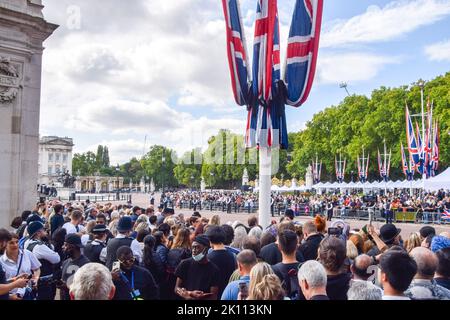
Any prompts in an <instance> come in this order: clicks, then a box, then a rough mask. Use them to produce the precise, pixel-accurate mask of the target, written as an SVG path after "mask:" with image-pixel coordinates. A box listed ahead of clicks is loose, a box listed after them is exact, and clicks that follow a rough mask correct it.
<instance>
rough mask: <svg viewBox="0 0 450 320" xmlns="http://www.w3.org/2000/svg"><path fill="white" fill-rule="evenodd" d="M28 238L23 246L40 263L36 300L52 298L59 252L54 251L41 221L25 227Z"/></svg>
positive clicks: (54, 289) (53, 296)
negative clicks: (53, 280)
mask: <svg viewBox="0 0 450 320" xmlns="http://www.w3.org/2000/svg"><path fill="white" fill-rule="evenodd" d="M27 232H28V234H29V239H28V240H27V241H25V245H24V248H25V249H27V250H28V251H31V252H32V253H33V254H34V255H35V257H36V258H37V259H38V260H39V262H40V263H41V264H42V266H41V274H40V278H39V281H38V291H37V299H38V300H54V299H55V294H56V284H54V283H52V281H51V280H52V278H53V272H54V271H55V266H56V265H57V264H58V263H59V262H60V260H61V258H60V257H59V254H58V253H56V252H55V251H54V248H53V245H51V244H50V242H49V240H48V235H47V232H46V231H45V229H44V224H43V223H42V222H41V221H33V222H31V223H30V224H29V225H28V227H27Z"/></svg>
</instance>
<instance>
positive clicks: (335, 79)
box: [316, 53, 399, 84]
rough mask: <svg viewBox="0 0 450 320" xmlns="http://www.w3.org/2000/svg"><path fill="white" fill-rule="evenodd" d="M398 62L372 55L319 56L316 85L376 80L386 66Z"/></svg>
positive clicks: (396, 59) (338, 54) (339, 54)
mask: <svg viewBox="0 0 450 320" xmlns="http://www.w3.org/2000/svg"><path fill="white" fill-rule="evenodd" d="M398 61H399V58H395V57H386V56H382V55H375V54H370V53H323V54H319V58H318V63H317V76H316V83H318V84H333V83H341V82H343V81H344V82H345V81H351V82H359V81H367V80H370V79H372V78H374V77H375V76H376V75H377V74H378V73H379V72H380V71H381V69H382V68H383V67H384V66H385V65H387V64H392V63H397V62H398Z"/></svg>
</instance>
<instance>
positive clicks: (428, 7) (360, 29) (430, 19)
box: [320, 0, 450, 48]
mask: <svg viewBox="0 0 450 320" xmlns="http://www.w3.org/2000/svg"><path fill="white" fill-rule="evenodd" d="M448 15H450V1H448V0H416V1H404V0H402V1H393V2H390V3H388V4H387V5H386V6H384V7H383V8H380V7H378V6H376V5H371V6H369V7H368V8H367V10H366V12H364V13H363V14H360V15H357V16H354V17H352V18H350V19H348V20H337V21H334V22H331V23H330V25H328V26H325V27H324V30H323V33H322V36H321V40H320V41H321V47H323V48H325V47H337V46H342V45H349V44H357V43H370V42H378V41H388V40H392V39H395V38H398V37H400V36H402V35H404V34H406V33H408V32H411V31H414V30H415V29H417V28H419V27H422V26H425V25H431V24H433V23H435V22H436V21H439V20H441V19H443V18H444V17H446V16H448Z"/></svg>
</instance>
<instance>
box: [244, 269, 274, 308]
mask: <svg viewBox="0 0 450 320" xmlns="http://www.w3.org/2000/svg"><path fill="white" fill-rule="evenodd" d="M268 274H272V275H275V273H274V272H273V270H272V267H271V266H270V264H268V263H266V262H258V263H257V264H255V265H254V266H253V268H252V270H250V283H249V286H248V293H249V297H248V299H250V296H254V295H252V293H253V292H254V291H255V287H256V285H257V284H258V283H260V282H261V281H262V279H263V278H264V276H265V275H268ZM275 276H276V275H275Z"/></svg>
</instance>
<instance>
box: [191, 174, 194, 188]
mask: <svg viewBox="0 0 450 320" xmlns="http://www.w3.org/2000/svg"><path fill="white" fill-rule="evenodd" d="M194 179H195V177H194V175H191V188H192V190H194Z"/></svg>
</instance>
